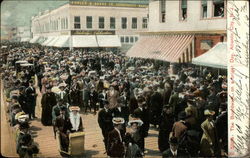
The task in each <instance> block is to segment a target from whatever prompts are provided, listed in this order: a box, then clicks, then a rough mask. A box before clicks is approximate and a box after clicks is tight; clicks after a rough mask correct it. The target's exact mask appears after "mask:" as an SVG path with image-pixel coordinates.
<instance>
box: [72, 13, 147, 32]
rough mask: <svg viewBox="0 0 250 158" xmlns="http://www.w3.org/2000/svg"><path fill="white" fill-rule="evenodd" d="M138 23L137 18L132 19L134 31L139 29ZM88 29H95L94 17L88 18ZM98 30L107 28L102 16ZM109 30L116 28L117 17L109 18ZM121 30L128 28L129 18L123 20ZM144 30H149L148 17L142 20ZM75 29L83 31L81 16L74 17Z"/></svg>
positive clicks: (99, 19)
mask: <svg viewBox="0 0 250 158" xmlns="http://www.w3.org/2000/svg"><path fill="white" fill-rule="evenodd" d="M137 21H138V19H137V18H136V17H133V18H132V25H131V28H132V29H137V27H138V23H137ZM86 28H88V29H91V28H93V17H92V16H87V17H86ZM98 28H99V29H104V28H105V18H104V17H102V16H101V17H99V18H98ZM109 28H110V29H115V28H116V18H115V17H110V18H109ZM121 28H122V29H127V28H128V18H127V17H122V18H121ZM142 28H143V29H146V28H148V19H147V18H146V17H143V18H142ZM74 29H81V17H80V16H75V17H74Z"/></svg>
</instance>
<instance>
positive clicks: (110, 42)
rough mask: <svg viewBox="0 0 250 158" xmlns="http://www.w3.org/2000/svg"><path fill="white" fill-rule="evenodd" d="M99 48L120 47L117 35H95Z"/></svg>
mask: <svg viewBox="0 0 250 158" xmlns="http://www.w3.org/2000/svg"><path fill="white" fill-rule="evenodd" d="M97 41H98V46H99V47H121V42H120V39H119V37H118V35H97Z"/></svg>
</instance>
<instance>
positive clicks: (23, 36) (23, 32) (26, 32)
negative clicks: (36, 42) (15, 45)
mask: <svg viewBox="0 0 250 158" xmlns="http://www.w3.org/2000/svg"><path fill="white" fill-rule="evenodd" d="M30 39H31V32H30V27H29V26H20V27H17V40H18V41H20V42H28V41H29V40H30Z"/></svg>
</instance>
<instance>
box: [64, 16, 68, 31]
mask: <svg viewBox="0 0 250 158" xmlns="http://www.w3.org/2000/svg"><path fill="white" fill-rule="evenodd" d="M65 22H66V24H65V29H68V18H66V20H65Z"/></svg>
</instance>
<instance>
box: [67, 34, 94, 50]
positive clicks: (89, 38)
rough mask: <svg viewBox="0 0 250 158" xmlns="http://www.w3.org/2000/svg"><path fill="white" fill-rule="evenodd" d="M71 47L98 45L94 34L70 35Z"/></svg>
mask: <svg viewBox="0 0 250 158" xmlns="http://www.w3.org/2000/svg"><path fill="white" fill-rule="evenodd" d="M72 46H73V47H80V48H84V47H98V44H97V41H96V36H94V35H76V36H72Z"/></svg>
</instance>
